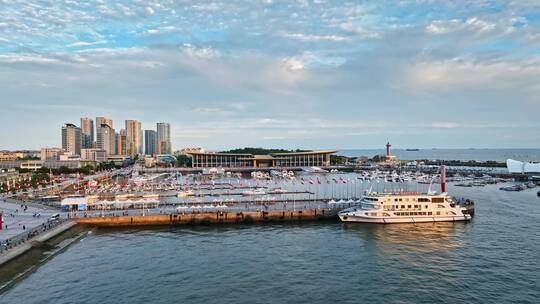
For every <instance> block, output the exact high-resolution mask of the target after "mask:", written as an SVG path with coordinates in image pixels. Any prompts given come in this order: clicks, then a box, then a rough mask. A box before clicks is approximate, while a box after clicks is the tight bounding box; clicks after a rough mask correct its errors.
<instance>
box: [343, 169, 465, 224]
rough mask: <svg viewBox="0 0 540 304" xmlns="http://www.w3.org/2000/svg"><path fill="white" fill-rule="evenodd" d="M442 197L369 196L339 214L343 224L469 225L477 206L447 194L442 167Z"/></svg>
mask: <svg viewBox="0 0 540 304" xmlns="http://www.w3.org/2000/svg"><path fill="white" fill-rule="evenodd" d="M441 169H442V171H441V193H439V194H436V193H434V192H431V191H428V192H427V193H418V192H392V193H375V192H367V193H366V195H364V196H363V197H362V199H361V200H360V205H359V206H356V207H352V208H349V209H345V210H343V211H341V212H339V213H338V216H339V218H340V219H341V220H342V221H343V222H359V223H380V224H391V223H425V222H453V221H469V220H471V219H472V215H473V214H474V203H473V202H472V201H469V200H465V201H459V202H457V201H455V200H454V199H453V198H452V197H451V196H449V195H448V193H446V176H445V169H444V167H441Z"/></svg>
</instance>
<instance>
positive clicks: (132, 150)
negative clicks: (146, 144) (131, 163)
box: [126, 120, 143, 158]
mask: <svg viewBox="0 0 540 304" xmlns="http://www.w3.org/2000/svg"><path fill="white" fill-rule="evenodd" d="M142 153H143V136H142V130H141V123H140V122H139V121H137V120H126V155H129V156H131V157H132V158H134V157H135V155H138V154H142Z"/></svg>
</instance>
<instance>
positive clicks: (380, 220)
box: [339, 214, 471, 224]
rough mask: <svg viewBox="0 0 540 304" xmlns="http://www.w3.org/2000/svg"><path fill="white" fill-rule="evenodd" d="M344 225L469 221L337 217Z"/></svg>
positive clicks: (456, 218)
mask: <svg viewBox="0 0 540 304" xmlns="http://www.w3.org/2000/svg"><path fill="white" fill-rule="evenodd" d="M339 218H340V220H341V221H342V222H345V223H372V224H401V223H434V222H458V221H470V220H471V216H470V215H463V216H436V217H434V216H425V217H405V216H404V217H384V218H383V217H365V216H357V215H341V214H340V215H339Z"/></svg>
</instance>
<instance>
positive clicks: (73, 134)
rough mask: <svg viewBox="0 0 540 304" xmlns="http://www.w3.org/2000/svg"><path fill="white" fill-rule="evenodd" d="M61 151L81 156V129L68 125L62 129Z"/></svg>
mask: <svg viewBox="0 0 540 304" xmlns="http://www.w3.org/2000/svg"><path fill="white" fill-rule="evenodd" d="M62 149H64V151H66V152H69V153H71V154H73V155H81V128H79V127H77V126H76V125H74V124H70V123H67V124H65V125H64V126H63V127H62Z"/></svg>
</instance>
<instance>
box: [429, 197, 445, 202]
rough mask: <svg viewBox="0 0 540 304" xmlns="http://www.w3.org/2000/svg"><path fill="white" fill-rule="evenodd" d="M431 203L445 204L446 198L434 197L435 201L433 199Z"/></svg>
mask: <svg viewBox="0 0 540 304" xmlns="http://www.w3.org/2000/svg"><path fill="white" fill-rule="evenodd" d="M431 201H432V202H434V203H443V202H444V198H442V197H434V198H433V199H431Z"/></svg>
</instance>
